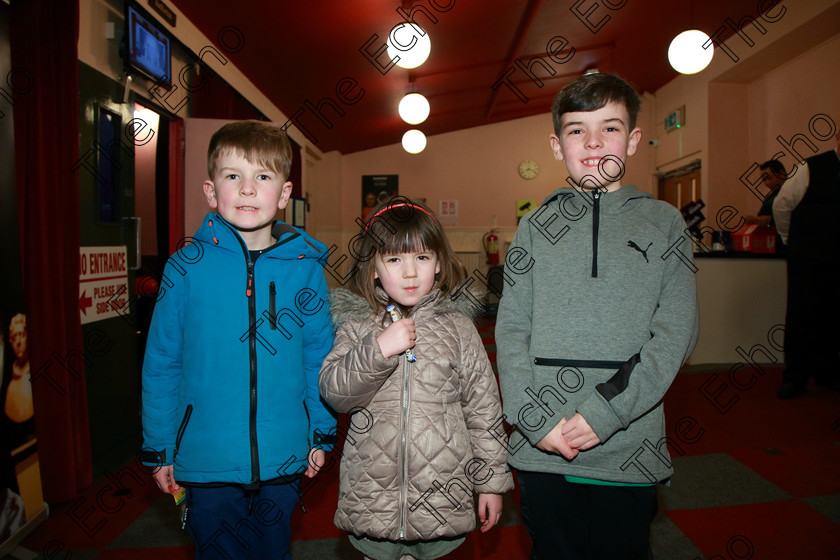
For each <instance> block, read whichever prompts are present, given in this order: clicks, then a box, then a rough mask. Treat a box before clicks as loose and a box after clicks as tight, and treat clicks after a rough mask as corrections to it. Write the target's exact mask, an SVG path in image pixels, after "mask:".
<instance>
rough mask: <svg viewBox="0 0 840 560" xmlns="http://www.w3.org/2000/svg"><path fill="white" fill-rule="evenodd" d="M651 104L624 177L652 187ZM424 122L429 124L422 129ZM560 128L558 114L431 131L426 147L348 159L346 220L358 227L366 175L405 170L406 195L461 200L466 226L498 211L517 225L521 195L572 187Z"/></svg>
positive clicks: (501, 221)
mask: <svg viewBox="0 0 840 560" xmlns="http://www.w3.org/2000/svg"><path fill="white" fill-rule="evenodd" d="M648 114H649V109H648V105H647V103H646V102H643V112H642V114H640V116H639V126H640V127H641V128H642V129H643V131H642V134H643V139H642V145H641V146H640V149H639V151H638V152H637V154H636V155H635V156H633V157H631V158H630V161H629V162H628V165H627V171H626V174H625V178H624V179H623V180H622V182H623V183H635V184H637V185H639V186H640V187H641V188H642V189H644V190H650V188H651V187H650V185H651V179H650V177H651V170H650V160H651V158H650V153H649V147H648V144H647V140H648V138H649V136H648V132H647V131H646V130H644V129H645V128H646V123H647V122H648V121H649V117H648ZM420 128H422V125H421V127H420ZM552 132H553V125H552V121H551V115H550V113H545V114H543V115H537V116H533V117H528V118H524V119H517V120H513V121H507V122H502V123H496V124H490V125H487V126H480V127H475V128H470V129H466V130H459V131H456V132H450V133H446V134H438V135H435V136H430V137H428V139H427V140H428V143H427V145H426V149H425V150H424V151H423V152H421V153H420V154H417V155H411V154H408V153H407V152H405V150H403V148H402V146H400V145H397V144H394V145H390V146H385V147H382V148H375V149H372V150H366V151H363V152H357V153H353V154H348V155H345V156H343V157H342V162H341V163H342V165H341V179H342V192H341V203H342V212H341V224H342V226H344V227H346V228H350V227H353V220H354V219H355V218H356V217H357V216H359V214H360V211H361V188H362V186H361V185H362V175H375V174H398V175H399V176H400V179H399V181H400V194H401V195H403V196H406V197H409V198H426V202H427V204H429V205H431V207H432V208H433V209H435V210H436V211H437V208H438V202H439V201H440V200H442V199H457V200H458V201H459V212H460V222H459V225H458V227H467V228H469V227H484V228H488V227H490V223H491V217H492V216H493V215H494V214H495V215H496V217H497V220H498V225H499V226H500V227H513V226H514V225H515V224H516V214H515V209H516V201H517V200H520V199H525V200H528V199H534V200H537V201H538V202H540V201H542V200H543V199H544V198H545V197H546V195H548V193H550V192H551V191H553V190H554V189H556V188H558V187H561V186H564V185H565V184H566V183H565V180H566V177H567V176H568V174H567V173H566V168H565V166H564V165H563V164H562V163H561V162H558V161H556V160H555V159H554V155H553V154H552V152H551V148H550V146H549V142H548V137H549V135H550V134H551V133H552ZM524 159H532V160H535V161H536V162H537V163H538V164H539V166H540V173H539V175H538V176H537V177H536V178H534V179H530V180H526V179H522V178H521V177H520V176H519V173H518V171H517V169H518V166H519V163H520V162H521V161H522V160H524Z"/></svg>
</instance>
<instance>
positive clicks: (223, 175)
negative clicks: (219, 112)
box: [142, 121, 335, 559]
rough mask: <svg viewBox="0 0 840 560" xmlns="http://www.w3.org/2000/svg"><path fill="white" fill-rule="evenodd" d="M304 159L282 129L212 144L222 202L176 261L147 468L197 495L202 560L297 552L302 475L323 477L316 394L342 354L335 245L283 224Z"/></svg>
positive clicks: (147, 389)
mask: <svg viewBox="0 0 840 560" xmlns="http://www.w3.org/2000/svg"><path fill="white" fill-rule="evenodd" d="M291 162H292V151H291V146H290V144H289V140H288V138H287V137H286V134H285V133H284V132H283V131H281V130H280V129H279V128H277V127H274V126H271V125H269V124H267V123H261V122H257V121H244V122H235V123H231V124H228V125H225V126H224V127H222V128H221V129H220V130H219V131H217V132H216V133H215V134H214V135H213V137H212V139H211V140H210V147H209V150H208V173H209V176H210V180H208V181H205V182H204V193H205V195H206V197H207V202H208V204H209V205H210V208H212V209H214V210H216V212H215V213H212V212H211V213H209V214H207V216H206V217H205V218H204V223H203V224H202V226H201V227H200V228H199V229H198V231H197V232H196V234H195V237H194V238H193V239H192V243H191V244H189V245H186V246H184V247H183V248H181V249H180V250H179V251H178V252H176V253H175V254H174V255H172V256H171V257H170V258H169V261H168V263H167V265H166V268H165V270H164V276H163V280H162V281H161V290H160V292H159V294H158V301H157V304H156V307H155V311H154V316H153V318H152V324H151V328H150V332H149V338H148V343H147V347H146V357H145V361H144V365H143V439H144V451H143V457H142V459H143V461H144V463H146V464H150V465H155V466H156V469H155V472H154V479H155V482H156V483H157V485H158V487H159V488H160V489H161V491H163V492H167V493H169V492H172V493H177V492H178V491H179V490H180V488H181V486H182V485H183V487H185V488H186V492H187V497H186V500H187V501H186V504H187V508H186V512H185V517H186V520H185V521H186V524H187V527H188V528H189V532H190V535H191V536H192V538H193V541H194V542H195V546H196V558H201V559H207V558H254V559H257V558H259V559H264V558H291V556H289V553H288V550H289V541H290V526H289V521H290V517H291V513H292V510H293V508H294V506H295V504H296V503H297V501H298V492H299V481H300V474H301V473H302V472H303V473H304V474H305V475H306V476H308V477H313V476H315V474H316V472H317V470H318V469H319V468H320V466H322V465H323V464H324V461H325V450H328V449H330V446H331V445H332V443H333V442H332V441H331V439H334V436H331V437H330V436H327V434H334V433H335V420H334V418H333V417H332V415H331V414H330V413H329V412H328V411H327V409H326V408H325V406H324V404H323V403H322V401H321V399H320V396H319V393H318V373H319V371H320V369H321V362H322V361H323V359H324V357H325V356H326V355H327V353H328V352H329V350H330V348H331V347H332V323H331V321H330V315H329V306H328V301H329V298H328V295H327V294H328V292H327V287H326V282H325V279H324V273H323V269H322V266H321V264H320V262H319V260H318V259H319V257H322V256H323V254H324V253H325V252H326V247H325V246H324V245H322V244H321V243H319V242H318V241H315V240H314V239H312V238H310V237H309V236H308V235H307V234H306V233H304V232H302V231H299V230H297V229H295V228H293V227H291V226H289V225H286V224H284V223H283V222H279V221H278V222H275V221H274V216H275V214H276V213H277V211H278V209H279V210H282V209H283V208H285V207H286V204H287V203H288V201H289V195H290V194H291V188H292V184H291V182H289V181H287V178H288V176H289V168H290V166H291Z"/></svg>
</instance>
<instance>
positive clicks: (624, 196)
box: [542, 185, 653, 214]
mask: <svg viewBox="0 0 840 560" xmlns="http://www.w3.org/2000/svg"><path fill="white" fill-rule="evenodd" d="M645 198H651V199H652V198H653V195H651V194H650V193H646V192H643V191H640V190H639V189H637V188H636V187H635V186H634V185H622V186H621V188H619V189H618V190H617V191H612V192H602V193H601V195H600V203H599V205H600V211H601V212H602V213H608V214H609V213H617V212H620V211H621V210H622V209H624V207H625V206H626V205H627V203H628V202H631V201H634V200H641V199H645ZM561 199H563V200H564V202H563V204H564V205H569V206H568V210H569V211H570V212H571V213H572V214H575V213H577V212H578V211H579V210H580V209H581V208H582V207H583V206H592V204H593V191H591V190H578V189H573V188H572V187H560V188H559V189H556V190H554V191H552V192H551V193H550V194H549V195H548V196H547V197H545V200H543V202H542V206H545V205H547V204H552V203H553V202H556V201H559V200H561Z"/></svg>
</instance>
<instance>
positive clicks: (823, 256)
mask: <svg viewBox="0 0 840 560" xmlns="http://www.w3.org/2000/svg"><path fill="white" fill-rule="evenodd" d="M835 140H836V141H837V145H836V146H835V148H834V149H833V150H830V151H828V152H825V153H822V154H819V155H816V156H813V157H810V158H808V159H807V160H806V161H805V162H800V163H799V164H797V168H796V170H795V171H793V173H792V175H791V177H790V179H788V180H787V181H786V182H785V184H784V185H783V186H782V188H781V190H780V191H779V194H778V195H777V196H776V200H775V201H774V202H773V217H774V220H775V222H776V230H777V231H778V233H779V235H780V236H781V238H782V241H783V242H784V243H785V244H786V245H787V277H788V288H787V311H786V317H785V340H784V346H785V372H784V376H783V380H782V384H781V385H780V386H779V389H778V391H777V393H776V395H777V396H778V397H779V398H780V399H792V398H796V397H798V396H799V395H800V394H801V393H802V391H803V389H804V388H805V384H806V383H807V382H808V378H809V377H810V376H812V375H813V376H814V379H815V381H816V382H817V384H818V385H822V386H827V387H830V388H832V389H835V390H840V272H838V270H840V241H839V240H838V231H837V222H838V218H840V154H839V153H838V150H840V132H838V133H837V134H835Z"/></svg>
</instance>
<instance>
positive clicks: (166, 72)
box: [125, 3, 172, 86]
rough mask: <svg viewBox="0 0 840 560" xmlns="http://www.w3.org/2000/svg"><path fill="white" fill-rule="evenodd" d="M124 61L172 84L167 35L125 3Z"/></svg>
mask: <svg viewBox="0 0 840 560" xmlns="http://www.w3.org/2000/svg"><path fill="white" fill-rule="evenodd" d="M125 17H126V21H127V25H126V37H127V38H128V40H127V42H128V49H127V53H128V64H129V66H130V67H131V68H132V69H134V70H137V71H139V72H140V73H142V74H145V75H146V76H147V77H148V78H151V79H153V80H155V81H160V83H162V84H164V85H167V86H169V85H171V84H172V54H171V50H170V43H169V36H168V35H167V34H166V33H164V32H163V30H162V29H161V28H160V27H159V26H158V25H157V23H156V22H155V21H154V20H153V19H152V18H151V17H149V16H147V15H145V14H144V13H143V12H141V11H140V10H139V9H137V8H136V7H135V6H133V5H132V4H130V3H129V4H126V10H125Z"/></svg>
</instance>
